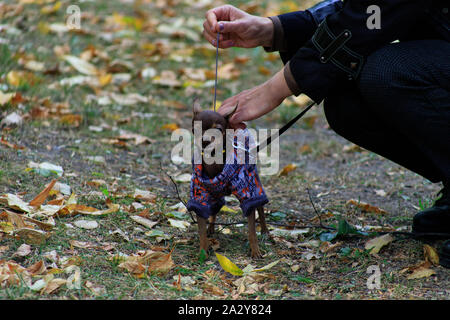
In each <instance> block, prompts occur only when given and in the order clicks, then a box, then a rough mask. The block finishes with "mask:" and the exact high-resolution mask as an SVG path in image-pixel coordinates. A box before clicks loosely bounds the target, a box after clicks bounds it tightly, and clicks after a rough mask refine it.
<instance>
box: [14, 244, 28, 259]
mask: <svg viewBox="0 0 450 320" xmlns="http://www.w3.org/2000/svg"><path fill="white" fill-rule="evenodd" d="M30 253H31V246H29V245H28V244H25V243H24V244H22V245H21V246H20V247H19V248H17V251H16V252H15V253H14V254H13V257H25V256H27V255H29V254H30Z"/></svg>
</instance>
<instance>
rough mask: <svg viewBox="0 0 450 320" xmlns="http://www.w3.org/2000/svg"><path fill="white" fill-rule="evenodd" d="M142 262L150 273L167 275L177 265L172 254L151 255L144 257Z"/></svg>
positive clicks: (155, 253) (156, 253) (158, 253)
mask: <svg viewBox="0 0 450 320" xmlns="http://www.w3.org/2000/svg"><path fill="white" fill-rule="evenodd" d="M141 261H142V262H143V264H144V265H147V266H148V267H147V271H148V272H149V273H152V272H154V273H159V274H164V273H167V272H168V271H169V270H170V269H172V267H173V266H174V265H175V264H174V263H173V260H172V252H169V253H167V254H166V253H163V252H159V251H158V252H154V253H151V254H149V255H146V256H143V257H142V258H141Z"/></svg>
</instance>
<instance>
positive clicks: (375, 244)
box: [364, 233, 394, 254]
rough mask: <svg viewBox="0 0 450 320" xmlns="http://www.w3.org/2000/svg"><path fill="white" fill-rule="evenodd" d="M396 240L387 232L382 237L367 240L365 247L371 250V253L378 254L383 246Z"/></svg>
mask: <svg viewBox="0 0 450 320" xmlns="http://www.w3.org/2000/svg"><path fill="white" fill-rule="evenodd" d="M393 240H394V237H393V236H392V235H391V234H389V233H388V234H385V235H382V236H381V237H377V238H374V239H370V240H369V241H367V242H366V244H365V246H364V248H365V249H366V250H370V254H377V253H378V252H380V250H381V248H383V247H384V246H385V245H387V244H389V243H391V242H392V241H393Z"/></svg>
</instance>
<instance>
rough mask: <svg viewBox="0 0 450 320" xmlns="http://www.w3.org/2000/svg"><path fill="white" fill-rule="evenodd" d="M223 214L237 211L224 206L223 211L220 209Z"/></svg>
mask: <svg viewBox="0 0 450 320" xmlns="http://www.w3.org/2000/svg"><path fill="white" fill-rule="evenodd" d="M220 211H221V212H226V213H237V210H234V209H231V208H230V207H227V206H223V207H222V209H220Z"/></svg>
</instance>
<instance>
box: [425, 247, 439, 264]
mask: <svg viewBox="0 0 450 320" xmlns="http://www.w3.org/2000/svg"><path fill="white" fill-rule="evenodd" d="M423 255H424V256H425V261H430V262H431V263H432V264H434V265H435V266H438V265H439V255H438V253H437V251H436V249H435V248H433V247H432V246H430V245H428V244H424V245H423Z"/></svg>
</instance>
